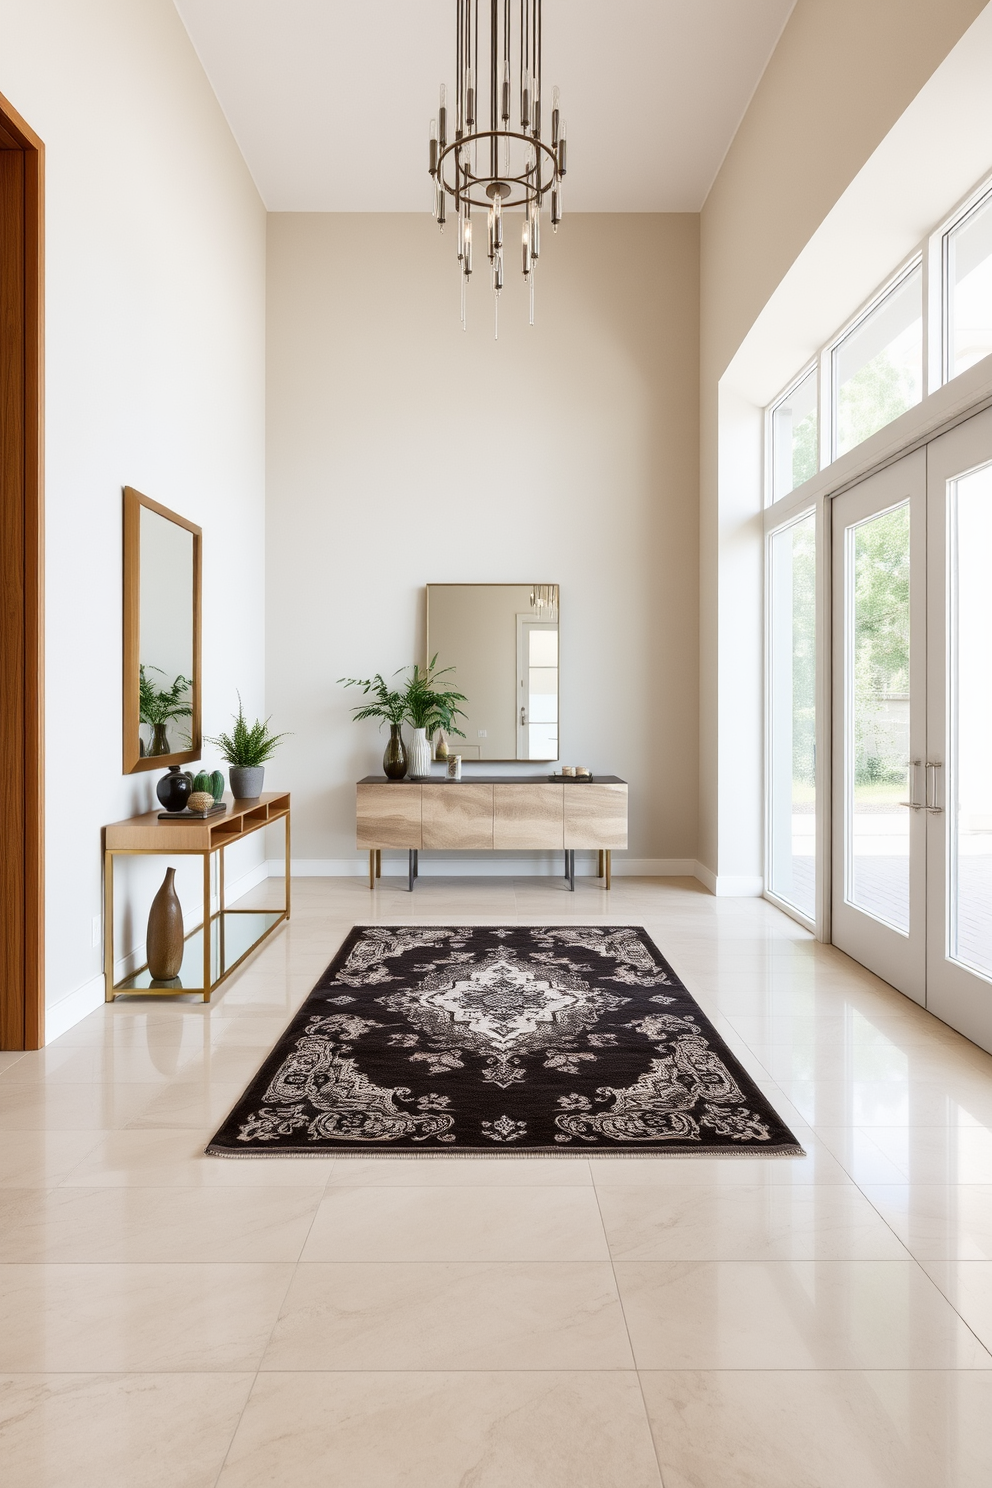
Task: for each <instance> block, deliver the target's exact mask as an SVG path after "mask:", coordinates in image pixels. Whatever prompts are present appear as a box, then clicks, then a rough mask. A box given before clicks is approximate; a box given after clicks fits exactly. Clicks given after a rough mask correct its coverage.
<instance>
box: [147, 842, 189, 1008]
mask: <svg viewBox="0 0 992 1488" xmlns="http://www.w3.org/2000/svg"><path fill="white" fill-rule="evenodd" d="M175 879H176V870H175V868H167V869H166V870H165V878H164V879H163V880H162V887H161V888H160V889H159V891H158V893H157V894H156V895H155V898H154V899H153V900H152V907H151V909H150V911H149V913H148V931H147V934H146V936H145V949H146V952H147V954H148V970H149V971H150V972H151V975H152V981H154V982H171V981H172V980H173V978H174V977H177V976H178V975H179V968H180V967H181V966H182V964H183V911H182V905H181V904H180V903H179V896H178V895H177V893H176V883H175Z"/></svg>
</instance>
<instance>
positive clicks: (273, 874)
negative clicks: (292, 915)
mask: <svg viewBox="0 0 992 1488" xmlns="http://www.w3.org/2000/svg"><path fill="white" fill-rule="evenodd" d="M596 867H597V863H596V854H595V852H584V853H580V852H577V853H576V855H575V873H576V877H577V878H578V877H582V878H586V877H595V875H596ZM268 870H269V877H270V878H282V877H283V876H284V874H285V863H284V861H283V859H282V858H270V859H269V864H268ZM290 871H291V873H292V875H293V877H294V878H364V877H365V875H366V874H367V873H368V871H369V865H368V858H367V857H366V856H365V855H364V854H363V855H362V856H361V857H354V858H293V860H292V862H291V864H290ZM382 871H383V873H384V874H387V875H393V874H395V875H396V876H397V877H401V878H405V877H406V873H407V857H406V853H405V852H404V853H397V854H396V855H395V856H394V857H390V856H388V855H387V854H386V853H383V859H382ZM695 871H696V863H695V861H694V860H693V859H692V858H614V859H613V876H614V878H692V877H693V875H694V874H695ZM419 872H420V876H421V878H462V877H464V878H478V877H480V876H482V877H488V878H560V877H561V876H562V874H563V872H564V859H563V856H562V854H561V853H527V854H526V855H523V854H507V855H505V856H502V857H498V858H497V857H492V856H490V855H488V854H487V855H486V856H485V857H481V856H480V857H475V856H471V855H470V854H468V853H459V854H458V855H457V856H451V857H447V856H444V855H442V854H437V855H436V856H435V855H434V854H431V856H430V857H426V856H422V857H421V858H420V862H419Z"/></svg>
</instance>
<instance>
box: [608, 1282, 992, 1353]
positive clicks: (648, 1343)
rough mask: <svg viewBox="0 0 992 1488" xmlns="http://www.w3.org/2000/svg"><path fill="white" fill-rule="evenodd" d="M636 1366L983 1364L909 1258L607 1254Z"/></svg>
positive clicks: (974, 1344) (967, 1333) (972, 1341)
mask: <svg viewBox="0 0 992 1488" xmlns="http://www.w3.org/2000/svg"><path fill="white" fill-rule="evenodd" d="M616 1275H617V1283H618V1285H619V1287H620V1297H621V1300H622V1302H623V1308H624V1315H625V1317H626V1319H627V1327H628V1329H629V1330H630V1340H631V1343H632V1345H633V1349H634V1359H635V1361H636V1363H637V1366H638V1368H639V1369H989V1368H992V1355H989V1354H988V1353H987V1352H986V1350H985V1349H984V1348H983V1347H982V1346H981V1344H980V1343H979V1342H978V1340H977V1339H976V1338H975V1336H974V1334H973V1333H972V1332H971V1330H970V1329H969V1328H968V1327H967V1326H966V1325H965V1323H963V1322H962V1320H961V1318H960V1317H959V1316H958V1314H957V1313H956V1312H955V1311H954V1309H953V1307H952V1306H951V1305H950V1303H949V1302H948V1301H947V1299H946V1298H945V1297H944V1296H942V1295H941V1293H940V1292H939V1291H938V1289H937V1287H935V1286H934V1284H933V1283H932V1282H931V1280H930V1278H929V1277H928V1276H927V1275H926V1274H925V1273H924V1272H923V1271H922V1270H921V1269H920V1267H919V1266H917V1265H916V1263H915V1262H913V1261H766V1262H759V1261H724V1262H712V1261H698V1262H674V1261H673V1262H664V1261H646V1262H641V1263H632V1262H627V1261H622V1262H621V1261H618V1262H617V1264H616Z"/></svg>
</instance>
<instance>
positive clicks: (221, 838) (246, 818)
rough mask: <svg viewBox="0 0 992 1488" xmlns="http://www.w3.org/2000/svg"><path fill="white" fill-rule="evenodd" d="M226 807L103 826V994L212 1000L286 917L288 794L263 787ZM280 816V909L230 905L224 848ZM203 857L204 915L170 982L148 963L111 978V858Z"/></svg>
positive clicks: (153, 815)
mask: <svg viewBox="0 0 992 1488" xmlns="http://www.w3.org/2000/svg"><path fill="white" fill-rule="evenodd" d="M225 800H226V801H227V811H226V812H224V813H223V814H222V815H217V816H208V817H204V818H203V819H202V820H200V821H198V820H197V819H196V818H195V817H190V819H189V821H159V819H158V812H157V811H148V812H146V813H145V815H144V816H132V817H130V818H129V820H127V821H122V822H114V823H113V825H112V826H109V827H105V828H104V834H103V836H104V842H103V846H104V888H103V893H104V972H105V974H106V989H107V990H106V998H107V1001H108V1002H113V1001H114V999H115V998H116V997H119V996H120V995H121V994H122V993H128V992H140V993H142V994H143V995H144V996H146V997H147V996H153V997H179V996H182V995H185V994H187V993H190V992H195V993H199V994H201V995H202V997H203V1001H204V1002H209V1001H210V994H211V992H213V990H214V988H215V987H218V986H219V985H220V983H221V982H223V981H224V980H225V978H226V977H229V976H230V974H231V972H232V971H234V969H235V967H237V966H240V964H241V962H242V961H243V960H244V959H245V957H246V956H248V955H250V954H251V952H252V951H254V950H255V949H256V948H257V947H258V946H260V945H261V944H262V942H263V940H266V939H267V938H268V937H269V936H270V935H271V934H272V932H273V931H274V930H275V929H276V928H277V927H278V926H279V925H281V924H282V922H283V920H288V919H289V910H290V880H289V796H288V794H281V795H280V794H277V793H275V792H266V793H265V794H263V795H261V796H257V797H256V798H255V799H254V800H250V801H232V800H231V798H230V796H227V797H225ZM277 821H281V822H283V823H284V824H285V835H286V891H285V896H284V897H285V903H284V906H283V908H282V909H228V907H227V905H226V904H225V901H224V849H225V847H228V846H229V845H230V843H232V842H241V841H242V840H243V839H244V838H245V837H249V836H251V834H252V833H253V832H258V831H260V830H261V829H262V828H263V827H267V826H270V825H271V824H272V823H273V822H277ZM153 854H157V855H159V856H161V857H168V858H175V857H201V858H202V859H203V923H202V924H200V925H198V926H197V928H196V929H195V930H191V931H190V933H189V934H188V935H187V936H186V944H185V947H184V953H183V964H182V966H181V968H180V971H179V975H178V977H176V978H175V980H174V981H172V982H154V981H153V980H152V977H151V974H150V973H149V970H148V967H147V966H142V967H141V968H140V969H139V970H138V971H136V972H133V973H132V974H131V975H130V976H126V977H124V979H123V980H122V981H120V982H118V983H116V985H115V983H114V859H115V858H118V857H147V856H151V855H153ZM214 855H216V857H217V882H218V893H217V905H218V907H217V909H216V910H212V899H213V858H214Z"/></svg>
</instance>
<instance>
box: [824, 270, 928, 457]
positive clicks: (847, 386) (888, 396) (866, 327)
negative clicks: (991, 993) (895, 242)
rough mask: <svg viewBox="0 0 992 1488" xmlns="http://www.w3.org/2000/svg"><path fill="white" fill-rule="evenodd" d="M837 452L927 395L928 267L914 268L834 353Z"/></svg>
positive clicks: (840, 453)
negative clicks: (925, 311) (925, 288)
mask: <svg viewBox="0 0 992 1488" xmlns="http://www.w3.org/2000/svg"><path fill="white" fill-rule="evenodd" d="M831 360H832V364H833V385H834V438H833V445H834V457H835V458H836V456H837V455H843V454H844V453H845V452H846V451H847V450H850V449H854V447H855V445H857V444H860V443H861V442H862V440H864V439H867V438H868V437H869V436H870V435H872V434H874V433H876V432H877V431H878V430H879V429H883V428H884V427H885V425H886V424H890V423H891V422H892V420H893V419H896V418H898V417H899V415H900V414H901V413H905V412H906V410H907V408H912V407H913V405H914V404H915V403H919V401H920V399H921V398H922V396H923V268H922V265H920V264H916V266H915V267H914V268H912V269H910V271H909V273H908V274H905V275H904V276H903V278H902V279H900V280H899V282H898V283H897V284H896V285H894V286H893V288H892V289H890V290H889V292H888V294H886V295H884V296H883V298H882V299H880V300H879V301H878V303H877V304H876V305H873V306H872V308H871V309H870V310H869V311H868V313H867V314H866V315H863V316H862V317H861V319H860V320H859V321H858V322H857V323H856V324H855V325H854V326H853V327H852V328H851V330H849V331H848V333H847V335H846V336H844V337H843V338H842V340H840V341H839V342H838V343H837V345H836V346H835V347H834V349H833V352H832V353H831Z"/></svg>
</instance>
